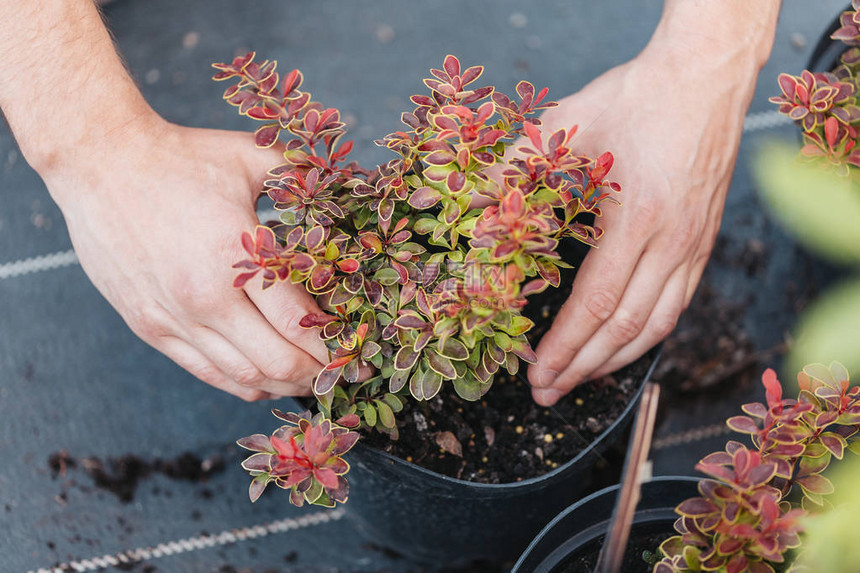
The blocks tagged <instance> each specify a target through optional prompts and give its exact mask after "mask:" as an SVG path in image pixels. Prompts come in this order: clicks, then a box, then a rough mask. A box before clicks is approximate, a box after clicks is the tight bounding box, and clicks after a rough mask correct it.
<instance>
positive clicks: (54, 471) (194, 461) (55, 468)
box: [48, 450, 226, 503]
mask: <svg viewBox="0 0 860 573" xmlns="http://www.w3.org/2000/svg"><path fill="white" fill-rule="evenodd" d="M48 467H49V468H50V470H51V475H52V476H53V477H54V478H55V479H58V478H63V477H65V476H66V474H67V472H68V471H69V470H70V469H75V468H81V469H83V470H84V471H85V472H86V473H87V475H88V476H89V477H90V479H92V481H93V485H95V487H97V488H99V489H102V490H104V491H108V492H110V493H112V494H113V495H115V496H116V497H117V498H118V499H119V500H120V501H121V502H123V503H129V502H130V501H132V500H133V499H134V494H135V491H136V490H137V486H138V484H139V483H140V481H141V480H142V479H145V478H147V477H149V476H151V475H153V474H161V475H164V476H166V477H168V478H170V479H175V480H184V481H190V482H201V483H202V482H206V481H207V480H208V479H209V478H210V477H211V476H213V475H215V474H218V473H221V472H222V471H224V469H225V468H226V462H225V459H224V456H223V455H222V454H212V455H210V456H207V457H204V458H201V457H200V456H198V455H197V454H193V453H190V452H186V453H183V454H181V455H179V456H177V457H175V458H173V459H159V458H155V459H151V460H146V459H143V458H141V457H139V456H137V455H134V454H128V455H125V456H122V457H111V458H107V459H106V460H102V459H101V458H98V457H88V458H80V459H75V458H73V457H71V456H70V455H69V454H68V452H66V451H65V450H61V451H59V452H55V453H53V454H51V455H50V456H49V457H48ZM62 495H63V496H64V497H65V492H63V494H62Z"/></svg>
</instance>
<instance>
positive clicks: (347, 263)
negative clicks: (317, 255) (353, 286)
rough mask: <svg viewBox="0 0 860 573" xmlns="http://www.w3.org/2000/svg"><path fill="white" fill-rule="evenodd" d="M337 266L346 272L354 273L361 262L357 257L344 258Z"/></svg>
mask: <svg viewBox="0 0 860 573" xmlns="http://www.w3.org/2000/svg"><path fill="white" fill-rule="evenodd" d="M337 266H338V268H339V269H340V270H342V271H343V272H345V273H354V272H355V271H357V270H358V267H359V264H358V261H357V260H355V259H344V260H342V261H338V262H337Z"/></svg>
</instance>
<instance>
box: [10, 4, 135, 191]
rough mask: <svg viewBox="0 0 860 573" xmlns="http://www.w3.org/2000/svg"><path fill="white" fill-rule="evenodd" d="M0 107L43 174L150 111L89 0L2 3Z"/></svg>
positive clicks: (27, 157)
mask: <svg viewBox="0 0 860 573" xmlns="http://www.w3.org/2000/svg"><path fill="white" fill-rule="evenodd" d="M0 22H2V25H0V107H2V109H3V112H4V114H5V115H6V119H7V120H8V122H9V125H10V126H11V128H12V132H13V133H14V135H15V138H16V139H17V140H18V144H19V146H20V147H21V151H22V153H23V154H24V156H25V158H26V159H27V161H28V162H29V163H30V165H32V166H33V168H34V169H36V170H37V171H38V172H39V173H40V174H42V175H43V176H44V175H45V173H46V172H50V171H52V170H56V169H59V168H61V167H62V166H64V165H66V164H68V163H69V162H72V161H74V160H75V159H74V158H75V156H76V155H78V154H80V153H83V152H84V150H85V149H88V148H89V149H92V148H93V145H94V144H97V143H99V142H104V141H106V140H108V139H111V138H113V137H121V135H122V132H123V131H124V130H125V129H127V127H128V126H129V125H130V124H131V123H134V122H135V121H137V120H138V119H140V118H141V117H142V116H144V115H148V114H151V113H152V112H151V108H149V106H148V105H147V104H146V101H145V100H144V99H143V96H142V95H141V94H140V92H139V91H138V89H137V87H136V86H135V85H134V82H133V81H132V79H131V78H130V77H129V75H128V73H127V72H126V70H125V68H124V66H123V64H122V62H121V60H120V58H119V56H118V55H117V53H116V51H115V50H114V46H113V42H112V41H111V38H110V35H109V33H108V31H107V30H106V29H105V26H104V24H103V23H102V20H101V17H100V16H99V14H98V11H97V9H96V8H95V6H94V4H93V3H92V1H91V0H0Z"/></svg>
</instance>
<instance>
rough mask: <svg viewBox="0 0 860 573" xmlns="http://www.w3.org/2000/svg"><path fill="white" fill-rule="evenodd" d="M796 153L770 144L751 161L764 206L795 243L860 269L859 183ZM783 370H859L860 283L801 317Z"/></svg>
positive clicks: (824, 299)
mask: <svg viewBox="0 0 860 573" xmlns="http://www.w3.org/2000/svg"><path fill="white" fill-rule="evenodd" d="M796 157H797V149H796V147H794V146H791V145H786V144H776V143H774V144H769V145H768V146H766V147H765V148H764V149H762V151H761V152H760V154H759V157H758V161H756V162H755V175H756V178H757V180H758V182H759V189H760V191H761V195H762V197H763V198H764V200H765V202H766V203H767V205H768V206H769V207H770V208H771V210H772V211H773V213H774V214H775V215H776V217H777V218H778V219H779V220H780V221H781V222H782V224H783V225H784V227H785V228H786V229H787V230H788V232H790V233H791V234H792V235H794V236H795V237H796V238H797V240H798V241H799V242H800V243H802V244H803V245H804V246H806V247H808V248H809V249H810V250H812V251H814V252H815V253H817V254H819V255H821V256H822V257H824V258H826V259H828V260H830V261H833V262H835V263H839V264H843V265H854V266H856V267H858V268H860V185H858V184H857V183H856V182H853V181H852V178H850V177H840V176H838V175H836V174H834V173H832V172H828V171H825V170H824V169H822V168H820V167H819V166H816V165H815V164H811V163H803V162H800V161H798V160H797V158H796ZM794 337H795V343H794V344H793V345H792V348H791V350H790V351H789V356H788V359H787V364H786V369H787V371H789V372H797V371H798V370H800V369H801V368H802V366H803V365H804V364H809V363H812V362H822V363H825V364H826V363H829V362H830V361H831V360H838V361H840V362H842V363H843V364H844V365H845V366H846V367H848V369H849V371H854V372H857V371H860V279H852V280H849V281H846V282H844V283H842V284H841V285H839V286H837V287H835V288H833V289H831V290H829V291H828V292H826V293H825V294H824V295H822V296H821V298H819V299H818V300H817V301H815V302H814V303H813V304H812V305H811V306H810V307H809V308H808V309H807V310H806V311H805V312H804V313H803V315H802V316H801V318H800V322H799V325H798V327H797V329H796V332H795V333H794Z"/></svg>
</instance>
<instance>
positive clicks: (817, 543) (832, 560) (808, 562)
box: [792, 458, 860, 573]
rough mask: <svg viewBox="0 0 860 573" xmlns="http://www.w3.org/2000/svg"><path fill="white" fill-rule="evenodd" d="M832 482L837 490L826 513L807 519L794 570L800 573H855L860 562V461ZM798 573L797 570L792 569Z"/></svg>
mask: <svg viewBox="0 0 860 573" xmlns="http://www.w3.org/2000/svg"><path fill="white" fill-rule="evenodd" d="M831 479H832V481H833V483H834V486H835V487H836V493H835V494H833V496H832V498H831V501H832V502H833V505H832V507H830V508H829V509H828V510H827V511H825V512H823V513H820V514H817V515H811V516H809V517H807V518H806V519H805V520H804V524H803V525H804V528H805V529H806V535H805V536H804V540H803V549H802V551H801V552H800V555H799V556H798V561H797V563H796V564H795V568H796V570H797V571H799V572H804V573H805V572H807V571H808V572H810V573H812V572H819V571H821V572H823V571H826V572H827V573H855V572H856V571H857V564H858V563H860V544H858V543H857V515H860V488H858V487H857V483H858V481H860V460H857V459H856V458H855V459H852V460H851V461H850V462H848V463H847V464H845V465H844V466H840V467H839V469H838V471H836V472H833V474H832V475H831ZM792 570H795V569H792Z"/></svg>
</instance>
